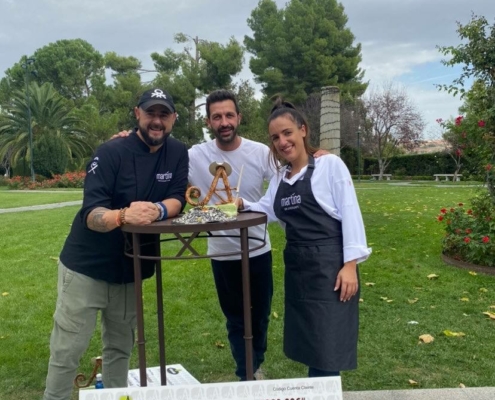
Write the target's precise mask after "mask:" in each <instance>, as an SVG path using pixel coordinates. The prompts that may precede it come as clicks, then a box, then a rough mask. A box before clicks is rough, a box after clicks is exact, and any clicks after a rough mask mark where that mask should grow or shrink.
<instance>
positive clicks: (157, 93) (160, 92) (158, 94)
mask: <svg viewBox="0 0 495 400" xmlns="http://www.w3.org/2000/svg"><path fill="white" fill-rule="evenodd" d="M151 97H158V98H160V99H166V98H167V96H166V95H165V94H164V93H163V90H161V89H155V90H154V91H153V93H151Z"/></svg>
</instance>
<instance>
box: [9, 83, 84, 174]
mask: <svg viewBox="0 0 495 400" xmlns="http://www.w3.org/2000/svg"><path fill="white" fill-rule="evenodd" d="M29 95H30V96H29V97H30V99H29V103H30V104H29V105H30V108H31V128H32V133H33V148H34V149H36V148H37V147H39V146H42V147H43V148H45V149H46V148H47V144H48V143H52V144H56V146H55V147H54V146H53V145H52V147H53V151H55V153H56V154H53V157H56V156H61V157H63V158H65V159H66V160H73V159H82V158H84V157H86V156H88V155H89V153H90V152H91V147H90V146H89V145H88V143H87V142H86V140H85V136H86V131H85V130H84V129H82V126H83V124H82V121H81V120H80V119H79V118H77V117H75V116H74V115H73V114H72V113H71V112H70V110H69V108H68V107H67V100H65V99H64V98H63V97H62V96H60V95H59V94H58V93H57V91H56V90H55V89H54V88H53V86H52V85H51V84H50V83H44V84H43V85H42V86H39V85H38V83H37V82H32V83H31V84H30V86H29ZM9 152H10V154H11V158H10V162H11V165H12V166H16V164H17V163H18V162H19V160H21V159H24V160H26V161H30V153H29V133H28V107H27V101H26V95H25V92H24V91H16V92H14V95H13V97H12V98H11V100H10V102H9V104H7V105H5V106H4V107H3V108H2V109H0V159H1V158H2V157H4V156H5V155H6V154H7V153H9ZM36 157H37V155H36V153H35V154H34V156H33V160H36ZM57 172H58V173H60V171H57ZM61 172H63V171H61Z"/></svg>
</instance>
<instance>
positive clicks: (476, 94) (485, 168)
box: [438, 14, 495, 204]
mask: <svg viewBox="0 0 495 400" xmlns="http://www.w3.org/2000/svg"><path fill="white" fill-rule="evenodd" d="M457 33H458V34H459V37H460V39H461V40H462V41H463V43H461V44H459V45H458V46H438V49H439V51H440V52H441V53H442V54H443V55H445V56H449V57H450V59H446V60H443V61H442V62H443V63H444V64H445V65H447V66H454V65H457V64H461V65H463V67H462V73H461V75H460V76H459V78H457V79H455V80H454V81H453V82H452V84H450V85H438V88H439V89H441V90H446V91H447V92H449V93H452V94H453V95H454V96H455V95H457V94H460V96H461V98H463V99H464V100H465V104H464V106H463V107H462V108H461V111H463V112H464V113H465V116H464V117H465V119H464V121H463V124H465V125H466V126H468V125H471V127H472V128H471V129H468V130H466V132H467V134H466V139H468V141H469V143H467V146H468V147H469V148H470V149H471V152H472V153H473V155H474V156H475V157H473V158H476V159H477V160H478V171H477V173H478V175H483V174H486V180H487V187H488V191H489V193H490V196H491V200H492V203H493V204H495V173H494V171H493V167H492V166H493V165H494V164H495V69H494V67H493V66H494V65H495V24H493V25H490V24H489V23H488V21H487V19H486V18H485V17H480V16H476V15H474V14H473V15H472V16H471V20H470V21H469V22H468V23H467V24H465V25H463V24H461V23H459V22H458V23H457ZM470 78H472V79H474V80H475V82H474V84H473V86H472V88H471V89H470V90H466V89H465V88H464V85H465V83H466V80H467V79H470ZM468 121H471V123H470V124H468ZM477 128H482V129H481V130H480V129H477Z"/></svg>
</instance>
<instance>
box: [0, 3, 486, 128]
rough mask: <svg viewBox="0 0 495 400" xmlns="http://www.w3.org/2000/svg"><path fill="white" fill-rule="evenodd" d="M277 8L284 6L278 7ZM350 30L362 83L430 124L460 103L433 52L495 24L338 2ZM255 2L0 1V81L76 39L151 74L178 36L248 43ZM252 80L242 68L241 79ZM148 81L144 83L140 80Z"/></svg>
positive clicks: (439, 6)
mask: <svg viewBox="0 0 495 400" xmlns="http://www.w3.org/2000/svg"><path fill="white" fill-rule="evenodd" d="M276 1H277V4H278V5H279V7H283V6H284V4H285V3H286V0H276ZM341 3H342V4H343V5H344V7H345V12H346V14H347V16H348V18H349V22H348V27H349V28H350V29H351V31H352V32H353V33H354V35H355V36H356V43H361V44H362V56H363V62H362V65H361V67H362V68H363V69H364V70H365V71H366V75H365V78H366V80H369V81H370V82H371V83H372V84H378V85H379V84H381V83H383V82H388V81H397V82H399V83H400V84H402V85H404V86H405V88H406V90H407V92H408V94H409V96H410V98H411V99H412V100H413V101H414V102H415V104H416V106H417V107H418V109H419V110H420V111H421V113H422V115H423V117H424V119H425V121H426V122H428V124H429V125H428V131H429V136H435V132H436V129H437V128H436V126H435V125H436V124H435V122H434V121H435V119H437V118H443V119H447V118H449V117H450V116H455V115H457V109H458V107H459V105H460V102H459V100H458V99H455V98H453V97H452V96H451V95H449V94H446V93H442V92H439V91H438V90H437V89H436V88H435V86H434V85H435V84H442V83H450V82H451V81H452V80H453V79H454V78H456V77H457V76H459V71H460V69H459V68H457V69H454V68H446V67H444V66H443V65H442V64H441V63H440V60H441V59H442V56H441V54H440V53H439V52H438V51H437V49H436V47H435V46H436V45H441V46H444V45H457V44H459V38H458V36H457V33H456V21H460V22H463V23H465V22H467V21H468V20H469V18H470V16H471V12H474V13H475V14H477V15H484V16H485V17H486V18H487V19H488V21H489V22H490V23H495V1H494V0H469V1H467V0H342V1H341ZM257 4H258V0H139V1H134V0H132V1H131V0H82V1H74V0H0V77H2V76H4V71H5V70H6V69H7V68H9V67H10V66H12V65H13V64H14V63H15V62H17V61H19V60H20V58H21V57H22V56H23V55H31V54H33V53H34V51H35V50H36V49H38V48H40V47H43V46H45V45H47V44H48V43H50V42H54V41H57V40H60V39H75V38H82V39H84V40H86V41H88V42H89V43H91V44H92V45H93V46H94V47H95V48H96V49H97V50H98V51H100V52H101V53H104V52H106V51H115V52H117V53H118V54H120V55H132V56H135V57H137V58H139V59H140V60H141V61H142V63H143V67H145V68H152V67H153V65H152V63H151V58H150V54H151V53H152V52H154V51H157V52H162V51H163V50H164V49H166V48H168V47H171V48H174V49H177V50H180V48H181V47H178V45H176V44H174V43H173V35H174V34H175V33H178V32H184V33H186V34H188V35H191V36H196V35H197V36H199V37H200V38H204V39H207V40H212V41H218V42H220V43H226V42H227V41H228V39H229V38H230V37H231V36H234V37H235V38H237V40H239V41H240V42H241V43H242V41H243V38H244V35H251V33H252V32H251V31H250V29H249V28H248V26H247V23H246V20H247V18H248V17H249V16H250V13H251V11H252V10H253V8H255V7H256V5H257ZM239 77H240V78H243V79H252V75H251V73H250V71H249V68H248V67H247V63H246V66H245V68H244V70H243V72H242V73H241V74H240V75H239ZM146 79H147V78H146V75H145V76H144V77H143V80H146Z"/></svg>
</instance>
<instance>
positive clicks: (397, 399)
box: [344, 387, 495, 400]
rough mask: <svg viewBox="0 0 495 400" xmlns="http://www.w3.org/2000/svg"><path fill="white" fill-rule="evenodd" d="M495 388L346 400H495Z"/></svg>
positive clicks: (384, 393)
mask: <svg viewBox="0 0 495 400" xmlns="http://www.w3.org/2000/svg"><path fill="white" fill-rule="evenodd" d="M494 399H495V387H482V388H465V389H409V390H371V391H362V392H344V400H494Z"/></svg>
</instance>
